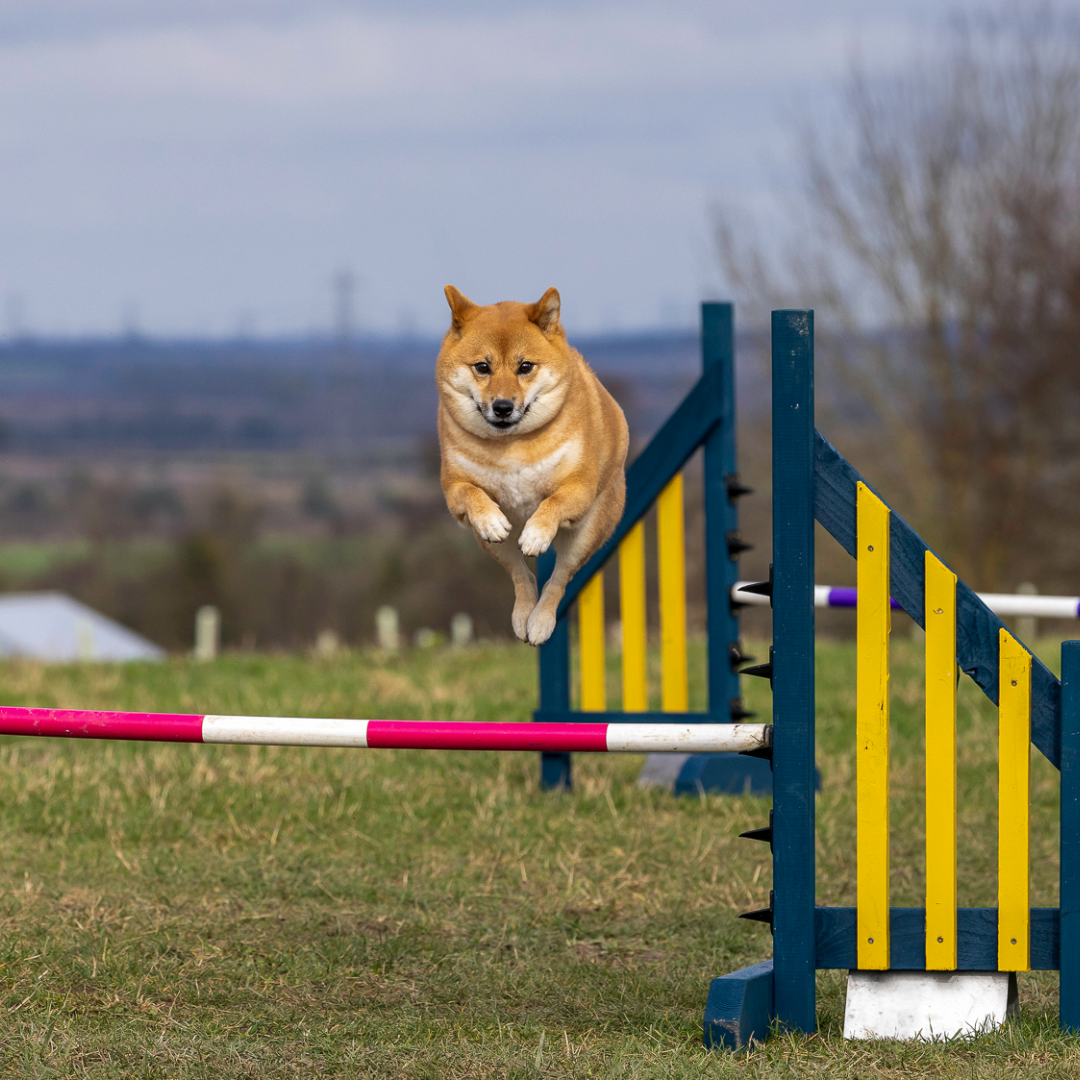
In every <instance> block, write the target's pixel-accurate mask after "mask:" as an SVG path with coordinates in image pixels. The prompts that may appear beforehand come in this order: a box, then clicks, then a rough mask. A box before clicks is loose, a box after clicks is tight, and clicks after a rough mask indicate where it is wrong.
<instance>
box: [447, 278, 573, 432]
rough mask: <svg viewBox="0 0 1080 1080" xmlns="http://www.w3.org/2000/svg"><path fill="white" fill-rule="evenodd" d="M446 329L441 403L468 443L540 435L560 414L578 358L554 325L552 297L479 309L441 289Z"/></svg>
mask: <svg viewBox="0 0 1080 1080" xmlns="http://www.w3.org/2000/svg"><path fill="white" fill-rule="evenodd" d="M446 299H447V302H448V303H449V304H450V312H451V323H450V329H449V330H448V331H447V334H446V337H445V338H443V343H442V349H440V351H439V360H438V366H437V379H438V383H439V391H440V393H441V395H442V399H443V403H444V404H445V405H446V407H447V408H448V409H449V410H450V412H451V413H452V414H453V416H454V419H455V420H457V422H458V423H459V424H460V425H461V426H462V427H463V428H465V429H466V430H467V431H471V432H472V433H473V434H474V435H479V436H480V437H481V438H484V439H497V438H501V437H505V436H507V435H524V434H526V433H527V432H530V431H535V430H536V429H537V428H539V427H542V426H543V425H544V424H546V423H547V422H548V421H549V420H551V419H552V417H554V416H555V415H556V414H557V413H558V411H559V410H560V409H561V408H562V406H563V402H564V401H565V400H566V395H567V393H568V391H569V389H570V378H569V376H570V373H571V371H572V369H573V366H574V364H575V363H578V362H580V358H579V357H578V354H577V353H576V352H574V350H573V349H571V348H570V346H569V345H567V343H566V333H565V331H564V330H563V328H562V324H561V323H560V322H559V294H558V292H557V291H556V290H555V289H548V291H547V292H546V293H544V295H543V296H542V297H540V299H539V300H537V302H536V303H535V304H518V303H514V302H512V301H504V302H503V303H501V304H489V305H487V306H486V307H481V306H480V305H479V304H474V303H473V302H472V301H471V300H470V299H469V298H468V297H467V296H464V295H462V294H461V293H460V292H458V290H457V289H455V288H454V286H453V285H447V286H446Z"/></svg>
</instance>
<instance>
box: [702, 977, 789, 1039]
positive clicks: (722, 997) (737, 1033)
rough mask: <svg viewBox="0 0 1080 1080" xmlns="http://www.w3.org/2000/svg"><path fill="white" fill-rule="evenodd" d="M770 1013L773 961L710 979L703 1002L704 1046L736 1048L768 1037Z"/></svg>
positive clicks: (771, 1007) (771, 1005) (771, 1008)
mask: <svg viewBox="0 0 1080 1080" xmlns="http://www.w3.org/2000/svg"><path fill="white" fill-rule="evenodd" d="M772 1015H773V962H772V961H771V960H766V961H765V962H764V963H763V964H755V965H754V966H753V967H748V968H743V969H742V970H741V971H733V972H732V973H731V974H730V975H722V976H721V977H720V978H719V979H713V981H712V985H711V986H710V987H709V1000H708V1001H707V1002H706V1004H705V1023H704V1031H703V1037H704V1042H705V1047H706V1049H708V1050H711V1049H713V1048H714V1047H719V1046H723V1047H726V1048H727V1049H728V1050H739V1049H741V1048H742V1047H744V1046H749V1045H750V1043H751V1041H753V1042H764V1041H765V1040H766V1039H767V1038H768V1037H769V1024H770V1021H771V1020H772Z"/></svg>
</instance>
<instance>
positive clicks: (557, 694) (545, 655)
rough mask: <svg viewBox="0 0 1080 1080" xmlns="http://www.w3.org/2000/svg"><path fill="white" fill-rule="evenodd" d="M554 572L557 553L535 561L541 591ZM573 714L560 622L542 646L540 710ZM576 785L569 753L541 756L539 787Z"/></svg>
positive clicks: (564, 629) (566, 636) (566, 632)
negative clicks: (571, 712) (570, 712)
mask: <svg viewBox="0 0 1080 1080" xmlns="http://www.w3.org/2000/svg"><path fill="white" fill-rule="evenodd" d="M554 569H555V552H554V550H550V551H546V552H544V554H543V555H541V556H540V558H539V559H537V560H536V578H537V582H538V584H539V585H540V587H541V588H543V586H544V582H546V581H547V579H548V578H549V577H551V572H552V570H554ZM545 709H547V710H551V711H552V712H561V713H568V712H569V711H570V624H569V623H568V622H567V621H566V619H561V620H559V621H558V622H556V624H555V629H554V631H553V632H552V634H551V637H550V638H548V640H547V641H545V642H544V644H543V645H541V646H540V711H541V712H542V711H543V710H545ZM572 782H573V776H572V774H571V759H570V755H569V754H541V755H540V787H541V788H542V789H543V790H545V791H553V790H559V789H569V788H570V787H571V785H572Z"/></svg>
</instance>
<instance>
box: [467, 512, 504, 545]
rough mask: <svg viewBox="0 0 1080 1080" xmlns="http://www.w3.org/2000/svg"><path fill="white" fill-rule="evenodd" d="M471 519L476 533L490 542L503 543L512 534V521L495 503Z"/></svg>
mask: <svg viewBox="0 0 1080 1080" xmlns="http://www.w3.org/2000/svg"><path fill="white" fill-rule="evenodd" d="M471 521H472V527H473V530H474V531H475V533H476V535H477V536H479V537H480V539H481V540H486V541H487V542H488V543H489V544H501V543H502V542H503V541H504V540H505V539H506V538H507V537H508V536H509V535H510V528H511V526H510V522H509V521H507V520H506V515H505V514H503V512H502V511H501V510H500V509H499V508H498V507H497V506H494V505H493V506H492V508H491V509H490V510H488V511H487V512H486V513H484V514H477V515H476V517H474V518H472V519H471Z"/></svg>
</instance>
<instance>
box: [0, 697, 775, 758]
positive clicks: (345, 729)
mask: <svg viewBox="0 0 1080 1080" xmlns="http://www.w3.org/2000/svg"><path fill="white" fill-rule="evenodd" d="M0 735H43V736H52V737H60V738H68V739H131V740H137V741H142V742H184V743H233V744H241V745H265V746H342V747H359V748H362V747H371V748H376V747H381V748H383V749H387V750H532V751H536V750H542V751H554V752H558V753H567V752H571V751H573V752H578V751H586V752H590V751H591V752H594V753H597V752H599V753H609V754H611V753H624V754H654V753H665V752H666V753H682V754H711V753H747V752H751V751H755V750H764V749H767V748H768V747H770V746H771V745H772V725H771V724H566V723H563V724H542V723H491V724H478V723H474V722H465V721H461V722H458V721H445V722H444V721H441V720H336V719H316V718H306V717H292V716H215V715H195V714H191V713H125V712H102V711H98V710H93V709H24V708H17V707H14V706H0Z"/></svg>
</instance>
